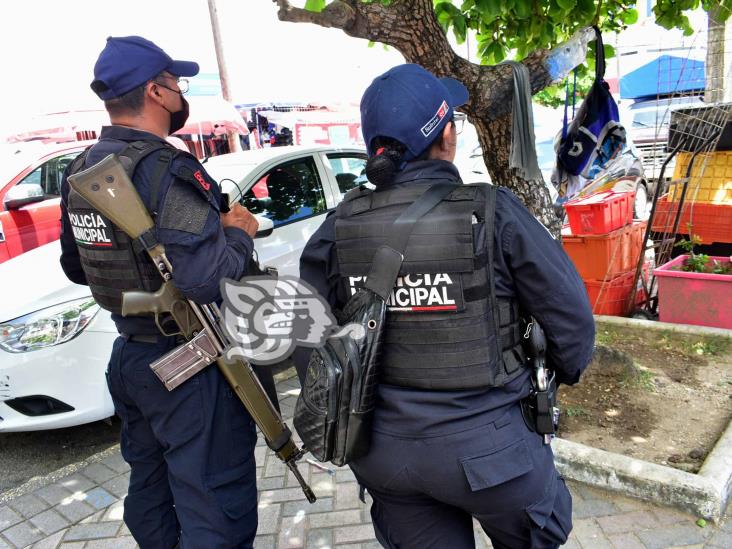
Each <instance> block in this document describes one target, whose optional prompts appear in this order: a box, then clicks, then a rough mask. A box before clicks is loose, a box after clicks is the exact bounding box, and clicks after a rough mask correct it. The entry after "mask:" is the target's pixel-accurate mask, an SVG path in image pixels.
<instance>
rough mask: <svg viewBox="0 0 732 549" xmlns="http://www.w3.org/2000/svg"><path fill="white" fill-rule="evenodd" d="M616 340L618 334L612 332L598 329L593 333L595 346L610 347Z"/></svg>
mask: <svg viewBox="0 0 732 549" xmlns="http://www.w3.org/2000/svg"><path fill="white" fill-rule="evenodd" d="M617 340H618V334H617V332H615V331H614V330H608V329H604V330H603V329H598V330H597V332H596V333H595V345H612V344H613V343H615V342H616V341H617Z"/></svg>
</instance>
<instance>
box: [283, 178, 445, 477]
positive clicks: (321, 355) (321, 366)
mask: <svg viewBox="0 0 732 549" xmlns="http://www.w3.org/2000/svg"><path fill="white" fill-rule="evenodd" d="M457 186H458V184H456V183H454V182H450V183H437V184H434V185H432V186H431V187H429V188H428V189H427V191H426V192H425V193H424V194H422V195H421V196H420V197H419V198H418V199H417V200H416V201H415V202H413V203H412V204H411V205H410V206H409V207H408V208H407V209H406V210H405V211H404V212H402V214H401V215H400V216H399V217H398V218H397V220H396V221H395V222H394V225H393V230H392V231H391V233H390V235H391V236H390V238H389V239H388V240H387V242H386V244H384V245H383V246H381V247H379V249H378V250H376V253H375V254H374V258H373V260H372V263H371V269H370V271H369V275H368V277H367V279H366V283H365V285H364V287H363V288H362V289H360V290H359V291H358V292H357V293H356V294H355V295H354V296H353V297H351V299H349V300H348V302H347V303H346V306H345V307H344V308H343V313H342V315H341V325H344V326H345V325H348V324H356V325H357V327H361V328H362V329H363V331H365V336H364V337H362V338H360V339H354V338H353V337H351V335H350V334H347V335H342V336H339V337H331V338H329V339H328V340H327V341H326V343H325V345H323V346H322V347H320V348H317V349H315V350H314V351H313V353H312V354H311V355H310V361H309V362H308V368H307V372H306V374H305V382H304V383H303V387H302V390H301V391H300V396H299V397H298V399H297V404H296V406H295V417H294V425H295V430H296V431H297V433H298V434H299V435H300V438H301V439H302V442H303V446H304V447H305V448H306V449H307V450H308V451H310V453H312V454H313V456H314V457H315V458H316V459H317V460H318V461H330V462H331V463H333V464H334V465H337V466H342V465H345V464H347V463H349V462H350V461H351V460H353V459H355V458H358V457H361V456H364V455H366V454H367V453H368V451H369V447H370V444H371V420H372V418H373V411H374V400H375V395H376V384H377V382H378V365H379V358H380V354H381V345H382V336H383V328H384V323H385V322H386V300H387V299H388V297H389V294H391V291H392V289H393V287H394V284H395V283H396V278H397V276H398V275H399V269H400V267H401V264H402V260H403V259H404V255H403V254H404V250H405V249H406V247H407V241H408V240H409V235H410V233H411V231H412V228H413V227H414V224H415V223H416V222H417V220H419V218H420V217H422V216H423V215H424V214H426V213H427V212H428V211H430V210H431V209H432V208H434V207H435V206H436V205H437V204H438V203H439V202H440V201H441V200H442V199H443V198H445V197H446V196H447V195H448V194H450V193H451V192H452V191H453V190H454V189H455V188H456V187H457Z"/></svg>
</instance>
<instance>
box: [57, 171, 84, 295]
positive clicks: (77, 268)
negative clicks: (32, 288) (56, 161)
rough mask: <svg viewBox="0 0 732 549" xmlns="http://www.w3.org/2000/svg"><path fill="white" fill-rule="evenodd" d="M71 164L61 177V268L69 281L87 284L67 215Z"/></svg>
mask: <svg viewBox="0 0 732 549" xmlns="http://www.w3.org/2000/svg"><path fill="white" fill-rule="evenodd" d="M72 164H73V162H70V163H69V165H68V166H67V167H66V170H65V171H64V175H63V178H62V179H61V268H62V269H63V271H64V274H65V275H66V278H68V279H69V280H70V281H71V282H74V283H75V284H83V285H85V286H87V285H88V283H87V281H86V275H85V274H84V270H83V269H82V267H81V259H79V248H78V247H77V245H76V240H75V239H74V233H73V232H72V230H71V222H70V221H69V215H68V200H69V182H68V181H67V180H66V176H67V175H68V170H69V167H70V166H71V165H72Z"/></svg>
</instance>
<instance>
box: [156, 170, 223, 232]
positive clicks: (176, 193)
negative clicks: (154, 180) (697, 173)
mask: <svg viewBox="0 0 732 549" xmlns="http://www.w3.org/2000/svg"><path fill="white" fill-rule="evenodd" d="M210 210H211V205H210V204H209V202H208V200H206V199H205V198H204V197H203V196H201V193H200V192H199V191H196V190H195V189H194V188H193V187H192V186H191V185H190V184H188V183H187V182H184V181H180V180H178V179H176V180H174V181H173V183H171V185H170V188H169V189H168V192H167V194H166V195H165V202H164V204H163V211H162V212H161V214H160V228H161V229H173V230H176V231H183V232H186V233H191V234H196V235H198V234H201V233H202V232H203V228H204V226H205V225H206V219H208V214H209V212H210Z"/></svg>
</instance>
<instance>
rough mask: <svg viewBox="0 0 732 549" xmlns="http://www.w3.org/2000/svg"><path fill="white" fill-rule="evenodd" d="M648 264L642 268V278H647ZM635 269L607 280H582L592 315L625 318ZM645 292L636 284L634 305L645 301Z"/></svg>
mask: <svg viewBox="0 0 732 549" xmlns="http://www.w3.org/2000/svg"><path fill="white" fill-rule="evenodd" d="M648 269H649V264H648V263H646V264H645V265H644V267H643V273H642V276H643V277H644V279H647V278H648ZM634 278H635V269H632V270H630V271H627V272H624V273H622V274H619V275H618V276H615V277H613V278H610V279H607V280H584V279H583V280H582V282H584V284H585V290H587V297H588V298H589V300H590V305H591V306H592V313H593V314H596V315H610V316H625V315H626V314H628V313H629V312H630V311H629V310H628V308H629V307H628V299H630V293H631V291H632V290H633V279H634ZM645 299H646V296H645V290H644V289H643V286H642V285H641V284H640V281H639V284H638V291H637V292H636V296H635V304H636V305H639V304H641V303H643V301H645Z"/></svg>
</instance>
